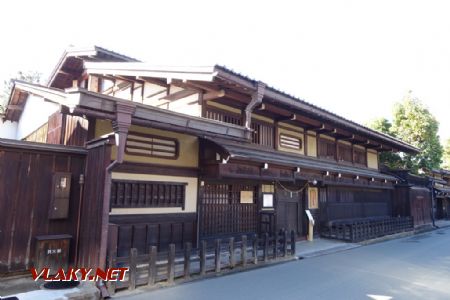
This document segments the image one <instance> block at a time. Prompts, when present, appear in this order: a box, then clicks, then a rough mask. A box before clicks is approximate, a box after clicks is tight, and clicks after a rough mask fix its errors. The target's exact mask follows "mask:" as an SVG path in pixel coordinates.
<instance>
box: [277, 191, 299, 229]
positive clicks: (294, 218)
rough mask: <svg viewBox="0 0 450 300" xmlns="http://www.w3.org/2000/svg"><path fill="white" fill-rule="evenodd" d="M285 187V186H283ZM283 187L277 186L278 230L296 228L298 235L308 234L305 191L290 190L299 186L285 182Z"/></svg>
mask: <svg viewBox="0 0 450 300" xmlns="http://www.w3.org/2000/svg"><path fill="white" fill-rule="evenodd" d="M283 187H284V188H283ZM283 187H282V186H280V185H277V187H276V199H277V207H276V224H277V230H280V229H286V230H288V231H289V232H291V230H294V232H296V234H297V237H305V236H306V228H307V227H306V223H305V222H306V215H305V197H304V191H301V192H290V190H292V191H294V190H298V189H299V188H298V186H293V185H288V184H283Z"/></svg>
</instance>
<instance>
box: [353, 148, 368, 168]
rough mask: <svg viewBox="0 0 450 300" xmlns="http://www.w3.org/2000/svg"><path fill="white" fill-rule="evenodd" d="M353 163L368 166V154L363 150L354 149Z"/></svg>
mask: <svg viewBox="0 0 450 300" xmlns="http://www.w3.org/2000/svg"><path fill="white" fill-rule="evenodd" d="M353 162H354V163H355V164H359V165H364V166H366V165H367V154H366V151H365V150H363V149H358V148H354V149H353Z"/></svg>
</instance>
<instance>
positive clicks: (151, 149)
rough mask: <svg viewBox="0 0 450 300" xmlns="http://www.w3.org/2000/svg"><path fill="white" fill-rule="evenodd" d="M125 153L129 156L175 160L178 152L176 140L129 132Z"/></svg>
mask: <svg viewBox="0 0 450 300" xmlns="http://www.w3.org/2000/svg"><path fill="white" fill-rule="evenodd" d="M125 151H126V153H127V154H130V155H140V156H150V157H161V158H171V159H176V158H177V157H178V151H179V150H178V141H177V140H176V139H173V138H168V137H162V136H156V135H150V134H143V133H138V132H129V133H128V138H127V143H126V148H125Z"/></svg>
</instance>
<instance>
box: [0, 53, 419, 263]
mask: <svg viewBox="0 0 450 300" xmlns="http://www.w3.org/2000/svg"><path fill="white" fill-rule="evenodd" d="M4 119H5V121H10V122H12V123H14V124H16V125H15V127H14V126H10V127H13V128H16V129H15V130H16V131H15V132H13V133H11V132H9V136H15V137H16V139H17V140H23V141H31V142H41V143H46V144H59V145H61V146H58V147H64V146H65V147H68V148H69V147H72V148H74V147H75V148H77V149H82V150H83V153H84V154H83V155H84V157H85V165H84V172H83V173H82V175H83V184H84V186H83V189H82V197H81V198H79V200H76V203H77V204H78V205H79V206H76V207H75V206H72V205H71V206H70V207H69V210H75V214H74V216H73V218H72V219H71V222H75V223H77V222H78V223H79V224H80V225H79V230H76V231H74V232H66V231H65V228H64V227H61V228H60V229H61V230H59V231H58V230H56V229H55V230H53V231H52V232H46V231H45V230H44V229H43V230H44V231H42V232H36V231H35V232H32V233H30V235H29V236H30V239H29V241H30V243H31V244H32V243H33V241H34V239H33V236H34V235H36V234H50V233H51V234H63V233H71V234H72V236H73V239H75V240H76V241H77V242H76V244H77V246H76V248H73V249H72V251H74V252H76V254H77V255H76V258H77V261H76V263H78V264H79V265H91V266H92V265H103V264H104V263H105V259H106V250H107V247H108V244H107V243H108V235H109V242H110V243H113V244H117V245H118V253H119V255H121V254H124V253H128V252H129V249H130V247H135V248H137V249H138V251H146V249H147V247H148V245H158V246H159V247H160V249H164V247H166V246H167V244H168V243H170V242H172V243H176V244H177V245H178V246H179V247H181V246H182V245H183V243H184V242H186V241H191V242H193V243H194V245H195V244H196V243H197V242H198V241H199V240H201V239H211V238H217V237H222V236H230V235H238V234H239V235H241V234H247V233H249V234H250V233H258V232H273V231H274V230H278V229H280V228H285V229H288V230H295V232H296V233H297V235H298V237H299V238H303V237H305V235H306V234H307V231H306V228H307V226H306V225H307V215H306V214H305V210H307V209H308V210H310V211H311V213H312V216H313V217H314V218H315V220H316V226H315V230H316V231H317V232H319V231H320V226H321V225H322V224H326V223H327V222H329V221H332V220H340V219H351V218H366V217H374V216H395V215H396V212H395V210H394V207H395V206H394V204H393V199H394V198H393V188H394V184H395V182H396V180H398V178H396V177H395V176H392V175H389V174H384V173H381V172H380V170H379V165H378V154H379V153H380V152H382V151H402V152H407V153H417V152H418V149H417V148H415V147H412V146H410V145H408V144H406V143H404V142H402V141H399V140H396V139H394V138H392V137H390V136H387V135H384V134H382V133H380V132H377V131H374V130H371V129H369V128H366V127H364V126H361V125H359V124H357V123H354V122H352V121H349V120H347V119H344V118H342V117H339V116H337V115H335V114H333V113H331V112H329V111H326V110H324V109H321V108H319V107H317V106H314V105H312V104H310V103H307V102H305V101H303V100H300V99H297V98H295V97H293V96H291V95H288V94H286V93H284V92H281V91H279V90H277V89H275V88H272V87H270V86H268V85H266V84H265V83H263V82H260V81H256V80H253V79H251V78H248V77H246V76H243V75H241V74H238V73H236V72H234V71H231V70H230V69H227V68H225V67H222V66H211V67H155V66H150V65H147V64H145V63H142V62H139V61H137V60H135V59H132V58H129V57H127V56H124V55H120V54H117V53H115V52H112V51H108V50H105V49H103V48H100V47H93V48H84V49H75V48H72V49H69V50H68V51H66V52H65V53H64V55H63V56H62V58H61V59H60V60H59V62H58V65H57V66H56V68H55V69H54V71H53V73H52V74H51V77H50V80H49V82H48V84H47V85H46V86H42V85H36V84H30V83H26V82H21V81H15V83H14V87H13V90H12V93H11V97H10V99H9V103H8V106H7V109H6V113H5V118H4ZM25 144H26V143H25ZM29 144H30V143H29ZM31 144H32V145H36V144H34V143H31ZM0 151H5V150H4V149H0ZM5 157H6V156H0V159H2V158H5ZM65 172H66V173H70V172H71V171H70V170H65ZM77 172H78V171H77ZM74 174H75V173H72V175H74ZM2 175H3V176H8V175H7V174H4V173H2ZM33 176H34V175H33ZM77 176H78V177H79V174H78V173H77ZM77 176H71V178H72V179H71V184H72V187H74V186H77V187H78V186H79V182H80V180H79V178H77ZM58 178H60V177H58ZM58 180H60V179H57V182H59V181H58ZM36 181H39V178H36ZM50 183H51V181H50V182H46V183H45V186H48V189H49V190H51V186H50ZM4 184H5V183H4V177H2V179H1V182H0V185H3V186H1V188H0V190H1V191H3V188H5V186H4ZM58 186H60V185H58ZM33 195H34V194H33ZM5 197H6V196H5ZM8 197H16V198H17V197H19V198H20V196H18V195H9V196H8ZM35 197H39V195H35ZM73 197H78V194H75V195H73ZM73 197H72V196H71V197H70V198H68V201H69V202H70V203H72V202H75V200H74V198H73ZM16 198H14V199H16ZM19 198H17V199H19ZM14 199H12V198H11V199H10V201H13V200H14ZM17 199H16V200H17ZM11 203H12V202H11ZM49 205H50V204H49ZM52 205H53V206H52V208H55V207H56V208H57V209H59V205H60V204H59V203H56V204H55V203H53V204H52ZM78 210H79V211H78ZM25 217H26V216H25ZM42 217H43V218H47V216H46V215H45V216H44V215H43V216H42ZM60 218H61V219H64V218H67V215H66V214H63V215H62V216H60ZM52 222H53V221H52ZM54 222H56V221H54ZM2 229H3V228H2ZM6 234H8V233H6ZM0 243H1V244H3V241H2V242H0ZM30 249H33V246H30ZM6 252H7V251H5V255H6V256H8V255H10V252H8V253H9V254H8V253H6ZM28 255H29V257H30V259H31V260H32V257H33V250H31V251H29V252H28ZM73 257H74V256H73ZM0 260H1V261H2V263H3V262H4V261H8V259H6V260H5V259H3V258H1V257H0ZM9 261H10V260H9Z"/></svg>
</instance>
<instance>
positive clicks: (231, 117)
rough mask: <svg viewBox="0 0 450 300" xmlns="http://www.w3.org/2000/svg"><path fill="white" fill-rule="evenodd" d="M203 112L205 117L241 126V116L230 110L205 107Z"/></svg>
mask: <svg viewBox="0 0 450 300" xmlns="http://www.w3.org/2000/svg"><path fill="white" fill-rule="evenodd" d="M205 114H206V115H205V117H206V118H207V119H211V120H216V121H220V122H224V123H229V124H234V125H238V126H242V117H241V116H240V115H238V114H235V113H232V112H227V111H223V110H220V109H215V108H211V107H207V108H206V112H205Z"/></svg>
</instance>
